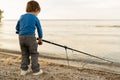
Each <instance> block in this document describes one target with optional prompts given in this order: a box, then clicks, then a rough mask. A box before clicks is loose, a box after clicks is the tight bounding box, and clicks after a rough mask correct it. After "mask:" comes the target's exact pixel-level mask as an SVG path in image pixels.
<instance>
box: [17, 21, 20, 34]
mask: <svg viewBox="0 0 120 80" xmlns="http://www.w3.org/2000/svg"><path fill="white" fill-rule="evenodd" d="M19 30H20V21H19V20H18V22H17V25H16V32H18V33H19Z"/></svg>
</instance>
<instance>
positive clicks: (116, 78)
mask: <svg viewBox="0 0 120 80" xmlns="http://www.w3.org/2000/svg"><path fill="white" fill-rule="evenodd" d="M20 62H21V58H20V56H10V55H6V54H4V55H3V54H0V80H120V74H114V73H110V72H107V71H99V70H94V69H87V68H84V69H79V68H77V67H68V66H65V65H62V64H56V63H53V62H47V61H44V60H40V61H39V63H40V64H41V69H42V70H43V71H44V73H43V74H41V75H39V76H33V75H32V71H31V72H30V73H28V74H27V75H26V76H20ZM30 70H31V69H30Z"/></svg>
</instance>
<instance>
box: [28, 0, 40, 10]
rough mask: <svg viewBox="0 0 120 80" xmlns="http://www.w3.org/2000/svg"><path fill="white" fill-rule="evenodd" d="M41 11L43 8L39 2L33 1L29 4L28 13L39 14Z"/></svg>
mask: <svg viewBox="0 0 120 80" xmlns="http://www.w3.org/2000/svg"><path fill="white" fill-rule="evenodd" d="M40 10H41V8H40V5H39V3H38V2H37V1H34V0H31V1H29V2H28V3H27V6H26V12H37V11H40Z"/></svg>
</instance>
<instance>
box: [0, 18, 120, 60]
mask: <svg viewBox="0 0 120 80" xmlns="http://www.w3.org/2000/svg"><path fill="white" fill-rule="evenodd" d="M16 22H17V21H12V20H9V21H2V23H1V24H0V48H6V49H11V50H19V51H20V48H19V42H18V35H16V34H15V25H16ZM41 24H42V29H43V33H44V39H46V40H49V41H53V42H56V43H60V44H63V45H66V46H68V47H71V48H75V49H78V50H81V51H84V52H87V53H89V54H93V55H96V56H99V57H103V58H106V59H111V60H113V61H117V62H120V21H95V20H94V21H90V20H89V21H82V20H42V21H41ZM36 36H37V35H36ZM39 51H40V52H41V54H42V53H43V54H47V55H52V56H60V57H65V50H64V49H63V48H60V47H57V46H54V45H51V44H47V43H44V44H43V45H42V46H39ZM68 53H69V57H73V58H80V57H84V55H81V54H80V53H75V52H72V51H68ZM87 58H90V57H87Z"/></svg>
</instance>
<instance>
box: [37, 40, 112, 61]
mask: <svg viewBox="0 0 120 80" xmlns="http://www.w3.org/2000/svg"><path fill="white" fill-rule="evenodd" d="M37 40H38V38H37ZM42 41H43V42H46V43H49V44H53V45H56V46H59V47H62V48H65V50H67V49H69V50H72V51H75V52H78V53H82V54H85V55H88V56H91V57H94V58H97V59H100V60H103V61H107V62H110V63H113V61H110V60H107V59H104V58H101V57H98V56H95V55H92V54H89V53H86V52H83V51H80V50H76V49H73V48H70V47H67V46H64V45H61V44H58V43H54V42H51V41H48V40H44V39H42Z"/></svg>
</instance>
